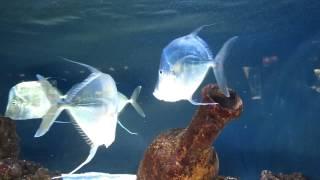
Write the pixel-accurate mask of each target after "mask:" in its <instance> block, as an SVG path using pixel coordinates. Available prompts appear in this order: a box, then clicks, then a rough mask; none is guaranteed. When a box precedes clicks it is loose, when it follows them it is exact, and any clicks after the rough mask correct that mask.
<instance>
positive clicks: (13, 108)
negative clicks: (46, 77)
mask: <svg viewBox="0 0 320 180" xmlns="http://www.w3.org/2000/svg"><path fill="white" fill-rule="evenodd" d="M50 106H51V103H50V101H49V99H48V98H47V95H46V93H45V92H44V90H43V88H42V86H41V84H40V83H39V82H38V81H27V82H21V83H18V84H17V85H15V86H13V87H12V88H11V89H10V91H9V98H8V104H7V108H6V112H5V116H6V117H9V118H11V119H13V120H26V119H35V118H42V117H43V116H44V115H45V114H46V113H47V112H48V110H49V108H50Z"/></svg>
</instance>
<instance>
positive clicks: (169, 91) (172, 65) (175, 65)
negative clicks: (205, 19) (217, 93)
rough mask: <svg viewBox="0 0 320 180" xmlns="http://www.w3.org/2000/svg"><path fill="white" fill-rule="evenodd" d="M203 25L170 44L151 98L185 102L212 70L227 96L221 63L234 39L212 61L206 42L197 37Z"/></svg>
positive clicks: (191, 100) (163, 55)
mask: <svg viewBox="0 0 320 180" xmlns="http://www.w3.org/2000/svg"><path fill="white" fill-rule="evenodd" d="M203 27H204V26H202V27H200V28H198V29H196V30H195V31H193V32H192V33H190V34H188V35H186V36H182V37H179V38H177V39H175V40H173V41H171V42H170V43H169V44H168V45H167V46H166V47H165V48H164V49H163V52H162V55H161V60H160V67H159V75H158V82H157V85H156V87H155V90H154V92H153V95H154V96H155V97H156V98H157V99H159V100H164V101H168V102H175V101H179V100H188V101H190V102H191V103H193V104H199V103H196V102H195V101H193V99H192V96H193V94H194V92H195V91H196V90H197V88H198V87H199V86H200V84H201V83H202V81H203V79H204V78H205V76H206V74H207V72H208V70H209V69H210V68H213V70H214V74H215V77H216V80H217V83H218V85H219V87H220V89H221V91H222V92H223V93H224V94H225V96H227V97H228V96H229V92H228V90H227V83H226V79H225V76H224V69H223V63H224V60H225V59H226V56H227V54H228V51H229V49H230V48H231V46H232V44H233V43H234V42H235V40H236V39H237V37H233V38H230V39H229V40H228V41H227V42H226V43H225V44H224V45H223V47H222V48H221V50H220V51H219V52H218V53H217V55H216V57H215V58H213V56H212V52H211V50H210V49H209V46H208V45H207V43H206V42H205V41H204V40H203V39H201V38H200V37H199V36H198V33H199V31H200V30H201V29H202V28H203Z"/></svg>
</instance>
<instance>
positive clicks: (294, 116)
mask: <svg viewBox="0 0 320 180" xmlns="http://www.w3.org/2000/svg"><path fill="white" fill-rule="evenodd" d="M319 8H320V2H319V1H318V0H306V1H299V0H280V1H279V0H256V1H253V0H252V1H249V0H239V1H233V0H217V1H209V0H206V1H203V0H194V1H193V0H183V1H181V0H179V1H178V0H170V1H164V0H161V1H160V0H157V1H147V0H140V1H135V2H133V1H125V0H121V1H120V0H117V1H103V0H99V1H98V0H92V1H79V0H71V1H70V0H69V1H66V0H55V1H52V0H50V1H49V0H41V1H40V0H32V1H30V0H20V1H17V0H15V1H10V2H9V1H6V2H4V1H3V2H1V6H0V26H1V27H0V62H1V66H0V100H1V103H0V108H1V112H4V111H5V107H6V103H7V96H8V92H9V89H10V88H11V87H12V86H13V85H15V84H16V83H19V82H21V81H27V80H35V74H36V73H39V74H42V75H44V76H47V77H54V78H55V79H56V82H57V86H58V88H59V89H61V90H62V91H63V92H66V91H67V90H68V89H69V88H70V87H71V86H72V85H73V84H74V83H77V82H79V81H81V80H82V79H83V78H85V77H86V75H87V74H86V73H83V72H82V71H84V70H85V69H83V68H81V67H79V66H76V65H73V64H68V63H66V62H63V61H62V60H61V59H59V58H58V56H63V57H67V58H70V59H73V60H77V61H81V62H83V63H87V64H90V65H92V66H94V67H97V68H99V69H100V70H101V71H103V72H105V73H109V74H111V75H112V76H113V77H114V79H115V81H116V82H117V83H118V84H117V85H118V89H119V90H120V91H121V92H122V93H124V94H126V95H127V96H129V95H130V94H131V93H132V91H133V89H134V88H135V87H136V86H137V85H142V86H143V89H142V94H141V96H140V98H139V102H140V103H141V105H142V107H143V109H144V110H145V112H146V115H147V117H146V118H145V119H142V118H140V117H139V116H138V114H137V113H136V112H134V110H133V108H132V107H129V108H127V109H126V110H125V111H124V112H123V113H122V114H121V116H120V119H121V120H122V122H123V124H125V125H126V126H127V127H128V128H129V129H131V130H132V131H137V132H139V135H138V136H133V135H129V134H127V133H126V132H125V131H124V130H122V129H120V128H119V127H118V129H117V134H116V141H115V142H114V143H113V145H112V146H111V147H110V148H108V149H106V148H104V147H101V148H100V149H99V151H98V153H97V155H96V157H95V158H94V160H93V161H92V162H91V163H90V164H88V165H87V166H85V167H84V168H83V169H81V171H82V172H85V171H104V172H110V173H135V172H136V170H137V167H138V164H139V160H140V159H141V157H142V155H143V152H144V149H145V148H146V146H147V145H148V144H149V143H150V142H151V141H152V139H153V138H154V137H155V136H156V135H157V134H159V133H160V132H161V131H164V130H165V129H168V128H175V127H185V126H186V125H187V124H188V123H189V121H190V119H191V117H192V114H193V112H194V110H195V109H196V108H197V107H195V106H193V105H191V104H189V103H188V102H177V103H165V102H160V101H158V100H156V99H155V98H154V97H153V96H152V91H153V88H154V85H155V83H156V79H157V70H158V64H159V59H160V54H161V50H162V48H163V47H164V46H165V45H166V44H167V43H169V42H170V41H171V40H173V39H174V38H176V37H179V36H182V35H185V34H187V33H189V32H191V31H192V30H193V29H195V28H197V27H199V26H200V25H203V24H212V23H217V24H216V26H214V27H212V28H207V29H205V30H204V31H203V32H201V34H200V36H201V37H202V38H203V39H204V40H205V41H207V42H208V44H209V45H210V47H211V48H212V50H213V52H214V54H215V52H217V51H218V50H219V48H220V47H221V45H222V44H223V42H224V41H226V40H227V39H228V38H229V37H231V36H234V35H238V36H239V37H240V39H239V41H238V42H237V44H236V45H235V47H234V48H233V50H232V52H231V54H230V56H229V58H228V59H227V61H226V64H225V69H226V70H225V71H226V76H227V79H228V85H229V86H230V87H231V88H234V89H235V90H236V91H237V92H238V93H239V94H240V95H241V96H242V98H243V100H244V105H245V106H244V112H243V114H242V116H241V118H239V119H238V120H237V121H234V122H232V123H231V124H229V125H228V126H227V127H226V128H225V129H224V131H223V132H222V133H221V135H220V136H219V138H218V140H217V141H216V142H215V143H214V146H215V148H216V150H217V152H218V154H219V158H220V174H224V175H232V176H238V177H241V178H242V179H258V178H257V177H258V176H259V173H260V171H261V170H263V169H270V170H272V171H274V172H286V173H290V172H293V171H301V172H303V173H304V174H306V175H307V176H308V177H310V178H311V179H320V172H319V168H320V143H319V139H320V130H319V127H320V126H319V125H320V123H319V115H320V105H319V103H320V94H319V93H317V92H316V91H315V90H313V89H312V88H310V87H311V86H313V85H317V84H318V85H320V82H319V80H317V78H316V76H315V75H314V73H313V69H315V68H320V10H319ZM271 56H277V58H278V60H277V61H276V62H274V63H272V64H270V65H268V66H265V65H263V63H262V59H263V58H264V57H271ZM125 66H127V67H128V69H126V68H125ZM243 66H250V67H252V68H255V69H256V70H257V72H258V73H259V74H260V77H261V81H260V87H261V95H262V99H261V100H252V99H251V95H250V90H249V84H248V81H247V79H246V78H245V76H244V73H243V69H242V67H243ZM113 69H114V70H113ZM65 79H66V80H65ZM211 81H214V77H213V75H212V73H209V74H208V76H207V78H206V82H204V83H208V82H211ZM68 119H69V118H68V117H67V116H66V115H65V114H64V113H63V114H62V115H61V116H60V118H59V120H66V121H68ZM39 123H40V121H39V120H27V121H19V122H17V126H18V133H19V135H20V136H21V151H22V153H21V154H22V158H25V159H28V160H32V161H37V162H40V163H42V164H44V165H45V166H47V167H48V168H50V169H57V170H61V171H62V172H69V171H70V170H72V169H73V168H75V167H76V166H77V165H78V164H79V163H80V162H82V161H83V160H84V159H85V158H86V157H87V154H88V152H89V146H87V145H86V144H85V141H84V140H82V138H81V137H80V136H79V134H78V133H77V132H76V130H75V128H74V127H73V126H72V125H71V124H55V125H54V126H53V127H52V128H51V129H50V131H49V132H48V133H47V134H46V135H45V136H43V137H41V138H33V135H34V133H35V132H36V129H37V128H38V125H39Z"/></svg>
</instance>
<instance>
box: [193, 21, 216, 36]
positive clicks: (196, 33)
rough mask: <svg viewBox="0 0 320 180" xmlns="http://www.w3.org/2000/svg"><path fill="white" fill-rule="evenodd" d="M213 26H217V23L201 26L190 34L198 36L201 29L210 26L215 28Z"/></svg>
mask: <svg viewBox="0 0 320 180" xmlns="http://www.w3.org/2000/svg"><path fill="white" fill-rule="evenodd" d="M215 25H217V23H212V24H205V25H202V26H200V27H198V28H197V29H195V30H193V31H192V32H191V34H192V35H198V34H199V32H200V31H201V30H202V29H203V28H206V27H211V26H215Z"/></svg>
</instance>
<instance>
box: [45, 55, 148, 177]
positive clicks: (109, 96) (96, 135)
mask: <svg viewBox="0 0 320 180" xmlns="http://www.w3.org/2000/svg"><path fill="white" fill-rule="evenodd" d="M68 61H70V62H73V63H76V64H79V65H82V66H84V67H86V68H88V69H89V70H90V71H91V74H90V75H89V76H88V77H87V78H86V79H85V80H84V81H83V82H81V83H79V84H77V85H75V86H74V87H73V88H71V89H70V90H69V92H68V93H67V94H66V96H65V98H64V99H61V100H59V101H58V102H57V105H58V107H57V108H56V109H59V108H62V109H66V110H67V113H68V114H70V116H71V117H72V118H73V122H74V124H75V125H76V127H77V129H78V130H79V132H80V134H82V135H83V137H84V138H85V140H86V141H87V142H88V144H89V145H90V146H91V149H90V153H89V155H88V157H87V159H86V160H85V161H84V162H83V163H81V164H80V165H79V166H78V167H77V168H75V169H74V170H73V171H71V172H70V173H69V174H73V173H74V172H76V171H77V170H79V169H80V168H81V167H83V166H84V165H85V164H87V163H89V162H90V161H91V160H92V159H93V157H94V155H95V154H96V151H97V149H98V147H99V146H101V145H104V146H105V147H106V148H108V147H109V146H110V145H111V144H112V143H113V142H114V140H115V134H116V125H117V123H120V122H119V121H118V115H119V113H120V112H121V111H122V109H123V108H124V107H125V106H126V104H128V103H131V104H132V105H133V107H134V108H135V109H136V110H137V112H138V113H140V114H141V115H142V116H145V114H144V112H143V110H142V108H141V107H140V106H139V105H138V104H137V103H136V99H137V97H138V95H139V93H140V90H141V87H138V88H137V89H136V90H135V91H134V93H133V96H132V98H130V100H128V99H127V98H126V97H125V96H124V95H122V94H119V92H118V91H117V87H116V83H115V81H114V80H113V78H112V77H111V76H110V75H108V74H105V73H102V72H100V71H98V70H97V69H95V68H93V67H91V66H89V65H86V64H83V63H78V62H74V61H71V60H68ZM39 81H40V82H42V83H43V85H44V86H47V84H48V83H47V82H46V80H45V79H43V78H41V77H40V78H39ZM120 125H121V123H120ZM121 126H122V125H121ZM126 130H127V129H126Z"/></svg>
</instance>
